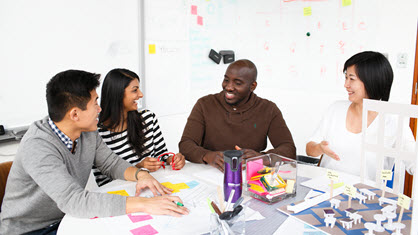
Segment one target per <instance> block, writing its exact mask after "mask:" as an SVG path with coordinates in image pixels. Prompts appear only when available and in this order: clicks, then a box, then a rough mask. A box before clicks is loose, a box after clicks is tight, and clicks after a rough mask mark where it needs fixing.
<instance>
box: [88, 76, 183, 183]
mask: <svg viewBox="0 0 418 235" xmlns="http://www.w3.org/2000/svg"><path fill="white" fill-rule="evenodd" d="M142 97H143V94H142V92H141V90H140V89H139V77H138V75H136V74H135V73H134V72H132V71H129V70H127V69H113V70H111V71H110V72H109V73H108V74H107V75H106V77H105V80H104V82H103V87H102V98H101V102H100V106H101V108H102V112H101V113H100V116H99V128H98V130H99V134H100V135H101V136H102V138H103V140H104V142H105V143H106V144H107V146H108V147H109V148H110V149H111V150H112V151H113V152H115V153H116V154H117V155H118V156H119V157H121V158H122V159H124V160H126V161H128V162H129V163H131V164H132V165H134V166H136V167H138V168H147V169H148V170H149V171H151V172H153V171H156V170H158V169H160V168H161V162H159V161H158V159H157V158H158V156H160V155H161V154H163V153H167V147H166V145H165V142H164V138H163V136H162V133H161V130H160V126H159V125H158V120H157V118H156V116H155V114H154V113H153V112H151V111H149V110H142V111H138V100H139V99H140V98H142ZM137 153H140V154H137ZM172 158H173V156H168V155H165V156H164V157H162V158H161V160H162V161H164V162H166V164H168V165H170V164H172V160H173V159H172ZM173 164H174V166H175V168H176V169H181V168H183V166H184V165H185V158H184V156H183V155H182V154H180V153H178V154H176V155H175V156H174V162H173ZM93 174H94V176H95V178H96V182H97V184H98V185H99V186H102V185H104V184H106V183H108V182H110V181H112V179H111V178H110V177H108V176H106V175H104V174H102V172H100V171H99V170H98V169H97V168H95V167H93Z"/></svg>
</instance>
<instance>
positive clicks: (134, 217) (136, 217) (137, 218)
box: [128, 214, 152, 223]
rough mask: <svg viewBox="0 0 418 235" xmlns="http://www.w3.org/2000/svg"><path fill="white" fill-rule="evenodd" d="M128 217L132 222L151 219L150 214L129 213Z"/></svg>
mask: <svg viewBox="0 0 418 235" xmlns="http://www.w3.org/2000/svg"><path fill="white" fill-rule="evenodd" d="M128 217H129V219H131V221H132V223H136V222H141V221H144V220H149V219H152V216H150V215H131V214H129V215H128Z"/></svg>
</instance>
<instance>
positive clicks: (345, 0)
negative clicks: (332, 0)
mask: <svg viewBox="0 0 418 235" xmlns="http://www.w3.org/2000/svg"><path fill="white" fill-rule="evenodd" d="M342 1H343V2H342V3H343V7H346V6H350V5H351V0H342Z"/></svg>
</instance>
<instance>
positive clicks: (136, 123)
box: [99, 69, 145, 156]
mask: <svg viewBox="0 0 418 235" xmlns="http://www.w3.org/2000/svg"><path fill="white" fill-rule="evenodd" d="M134 79H138V81H139V77H138V75H137V74H136V73H134V72H132V71H130V70H127V69H113V70H111V71H110V72H109V73H108V74H107V75H106V77H105V79H104V82H103V86H102V94H101V95H102V98H101V101H100V106H101V108H102V112H101V113H100V115H99V126H101V127H104V128H106V129H115V128H116V127H118V126H119V125H121V126H123V124H124V121H125V120H124V118H123V113H124V112H123V107H124V106H123V98H124V96H125V88H126V87H128V85H129V83H131V81H132V80H134ZM126 122H127V137H128V143H129V144H130V145H131V146H132V147H133V149H134V150H135V152H136V154H137V155H138V156H141V154H142V153H143V151H144V150H145V148H144V144H145V134H144V122H143V120H142V117H141V115H140V114H139V113H138V111H137V110H134V111H129V112H128V115H127V119H126ZM105 123H106V125H105Z"/></svg>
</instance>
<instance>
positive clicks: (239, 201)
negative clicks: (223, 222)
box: [232, 197, 244, 209]
mask: <svg viewBox="0 0 418 235" xmlns="http://www.w3.org/2000/svg"><path fill="white" fill-rule="evenodd" d="M242 201H244V198H243V197H240V198H238V200H237V201H236V202H235V203H234V205H233V206H232V208H234V209H235V208H236V207H237V206H239V205H241V203H242Z"/></svg>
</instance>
